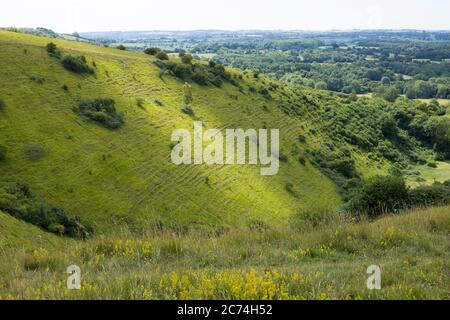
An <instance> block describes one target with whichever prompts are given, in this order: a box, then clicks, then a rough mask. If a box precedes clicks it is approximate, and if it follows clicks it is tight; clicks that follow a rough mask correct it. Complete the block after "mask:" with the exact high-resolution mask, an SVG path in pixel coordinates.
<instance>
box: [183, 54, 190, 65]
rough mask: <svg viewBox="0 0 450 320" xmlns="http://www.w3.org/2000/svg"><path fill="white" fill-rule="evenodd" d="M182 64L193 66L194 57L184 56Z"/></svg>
mask: <svg viewBox="0 0 450 320" xmlns="http://www.w3.org/2000/svg"><path fill="white" fill-rule="evenodd" d="M181 62H183V63H184V64H191V63H192V56H191V55H190V54H183V55H182V56H181Z"/></svg>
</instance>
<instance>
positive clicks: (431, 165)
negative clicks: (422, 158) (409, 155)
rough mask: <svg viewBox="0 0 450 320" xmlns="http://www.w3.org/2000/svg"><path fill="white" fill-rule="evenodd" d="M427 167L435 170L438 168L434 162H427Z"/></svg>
mask: <svg viewBox="0 0 450 320" xmlns="http://www.w3.org/2000/svg"><path fill="white" fill-rule="evenodd" d="M427 166H428V167H430V168H437V167H438V165H437V163H436V162H434V161H429V162H428V163H427Z"/></svg>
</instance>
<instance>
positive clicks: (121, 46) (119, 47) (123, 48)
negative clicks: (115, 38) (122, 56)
mask: <svg viewBox="0 0 450 320" xmlns="http://www.w3.org/2000/svg"><path fill="white" fill-rule="evenodd" d="M116 49H118V50H122V51H125V50H127V47H125V46H124V45H123V44H119V45H118V46H117V47H116Z"/></svg>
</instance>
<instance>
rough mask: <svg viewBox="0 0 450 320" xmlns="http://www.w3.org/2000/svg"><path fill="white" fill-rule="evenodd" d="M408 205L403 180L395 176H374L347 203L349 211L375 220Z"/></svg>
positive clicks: (406, 191) (406, 190) (406, 189)
mask: <svg viewBox="0 0 450 320" xmlns="http://www.w3.org/2000/svg"><path fill="white" fill-rule="evenodd" d="M407 204H408V188H407V187H406V183H405V180H404V179H403V178H401V177H396V176H376V177H374V178H371V179H369V180H368V181H367V182H366V183H364V184H363V185H362V187H361V188H360V189H359V190H358V191H357V193H356V195H355V196H354V198H353V199H352V200H351V201H350V203H349V208H350V210H351V211H353V212H355V213H359V214H367V215H368V216H369V217H370V218H375V217H377V216H379V215H381V214H384V213H395V212H398V211H399V210H401V209H403V208H405V207H406V205H407Z"/></svg>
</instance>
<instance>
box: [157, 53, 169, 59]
mask: <svg viewBox="0 0 450 320" xmlns="http://www.w3.org/2000/svg"><path fill="white" fill-rule="evenodd" d="M156 58H158V59H159V60H169V55H168V54H167V53H165V52H164V51H159V52H158V53H157V54H156Z"/></svg>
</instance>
